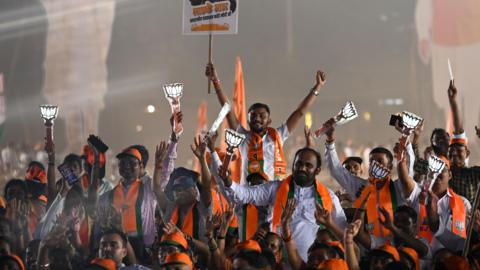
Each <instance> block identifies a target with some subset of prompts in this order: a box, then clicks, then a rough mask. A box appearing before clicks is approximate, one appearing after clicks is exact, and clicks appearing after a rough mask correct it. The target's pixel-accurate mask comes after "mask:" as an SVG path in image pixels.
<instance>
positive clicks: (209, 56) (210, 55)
mask: <svg viewBox="0 0 480 270" xmlns="http://www.w3.org/2000/svg"><path fill="white" fill-rule="evenodd" d="M208 63H209V64H211V63H212V32H211V31H210V33H208ZM211 88H212V84H211V80H210V78H208V94H210V92H211Z"/></svg>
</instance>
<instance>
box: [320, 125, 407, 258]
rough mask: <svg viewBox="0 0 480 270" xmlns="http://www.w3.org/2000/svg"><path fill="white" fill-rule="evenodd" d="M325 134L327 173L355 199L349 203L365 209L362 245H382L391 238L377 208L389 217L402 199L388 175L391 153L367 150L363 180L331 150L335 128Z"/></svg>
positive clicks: (380, 149) (396, 186) (397, 183)
mask: <svg viewBox="0 0 480 270" xmlns="http://www.w3.org/2000/svg"><path fill="white" fill-rule="evenodd" d="M326 135H327V139H326V143H325V159H326V162H327V166H328V168H329V170H330V174H331V175H332V176H333V177H334V178H335V180H336V181H337V182H338V183H339V184H340V186H341V187H342V188H343V189H345V191H346V192H347V193H348V194H349V195H350V196H352V198H353V199H354V200H355V201H354V204H353V206H354V207H355V208H364V207H366V210H367V211H366V214H367V222H366V224H365V227H366V229H367V231H368V233H369V235H370V239H368V241H362V244H364V245H367V246H366V247H367V248H371V249H373V248H376V247H379V246H381V245H383V244H384V243H385V242H386V241H389V240H392V239H393V235H392V233H391V231H390V230H388V229H387V228H385V227H384V225H383V224H382V223H381V222H380V217H381V212H380V210H379V207H383V208H385V210H386V211H387V213H388V214H389V215H390V216H391V217H393V216H394V213H395V210H396V209H397V207H398V206H400V205H402V204H403V203H404V201H405V200H404V197H403V194H402V186H401V185H400V182H399V181H393V179H392V178H391V174H390V173H391V170H392V168H393V155H392V153H391V152H390V151H389V150H388V149H386V148H383V147H376V148H374V149H373V150H372V151H370V157H369V164H370V165H369V166H370V167H369V178H368V179H364V178H361V177H358V176H355V175H353V174H352V173H350V172H349V171H348V170H347V169H345V167H344V166H343V165H342V163H341V162H340V160H339V158H338V154H337V152H336V150H335V128H334V127H331V128H330V129H329V130H328V131H327V133H326ZM410 150H411V147H410ZM409 153H410V161H411V162H413V160H414V157H413V155H414V154H413V150H411V151H409Z"/></svg>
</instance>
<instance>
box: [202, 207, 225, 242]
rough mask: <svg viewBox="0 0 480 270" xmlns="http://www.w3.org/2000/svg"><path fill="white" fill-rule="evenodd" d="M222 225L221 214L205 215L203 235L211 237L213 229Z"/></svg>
mask: <svg viewBox="0 0 480 270" xmlns="http://www.w3.org/2000/svg"><path fill="white" fill-rule="evenodd" d="M221 225H222V214H220V213H217V214H214V215H213V216H212V215H209V216H207V218H206V219H205V231H206V232H205V235H206V236H207V238H211V237H212V236H213V233H214V232H215V230H217V229H219V228H220V226H221Z"/></svg>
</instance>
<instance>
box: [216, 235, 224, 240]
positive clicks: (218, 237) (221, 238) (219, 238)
mask: <svg viewBox="0 0 480 270" xmlns="http://www.w3.org/2000/svg"><path fill="white" fill-rule="evenodd" d="M225 237H226V236H225V235H224V236H217V240H225Z"/></svg>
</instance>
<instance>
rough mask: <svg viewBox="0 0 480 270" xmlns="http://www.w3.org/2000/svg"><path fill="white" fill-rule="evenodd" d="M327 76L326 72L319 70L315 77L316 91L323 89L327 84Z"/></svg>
mask: <svg viewBox="0 0 480 270" xmlns="http://www.w3.org/2000/svg"><path fill="white" fill-rule="evenodd" d="M326 76H327V74H325V72H323V71H321V70H318V71H317V74H316V75H315V80H316V82H315V87H314V88H315V89H317V90H318V89H319V88H322V87H323V86H324V85H325V83H326V82H327V79H326Z"/></svg>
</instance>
